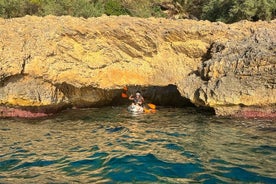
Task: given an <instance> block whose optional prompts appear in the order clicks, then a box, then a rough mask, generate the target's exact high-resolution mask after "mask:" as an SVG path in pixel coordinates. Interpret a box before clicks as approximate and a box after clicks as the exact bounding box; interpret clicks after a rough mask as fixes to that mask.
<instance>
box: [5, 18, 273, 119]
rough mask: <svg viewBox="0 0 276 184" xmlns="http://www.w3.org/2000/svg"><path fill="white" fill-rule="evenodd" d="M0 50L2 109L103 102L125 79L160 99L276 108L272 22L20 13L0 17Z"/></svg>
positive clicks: (238, 108) (219, 107) (237, 109)
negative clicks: (83, 16)
mask: <svg viewBox="0 0 276 184" xmlns="http://www.w3.org/2000/svg"><path fill="white" fill-rule="evenodd" d="M0 52H1V53H0V104H1V106H2V107H5V108H2V109H6V108H7V107H9V108H10V109H13V108H18V109H23V110H26V109H31V110H32V111H34V112H36V109H39V111H37V112H39V113H44V112H49V113H52V112H54V111H55V110H56V109H62V108H65V107H67V106H77V107H90V106H100V105H109V104H111V103H112V102H114V99H117V101H118V98H120V93H121V91H120V90H121V89H122V87H123V86H126V85H127V86H132V87H133V90H134V87H135V86H139V88H141V89H143V88H144V89H145V90H146V91H145V94H147V95H146V97H148V100H155V101H156V102H157V103H159V104H161V105H166V104H170V103H169V102H168V101H171V100H168V99H173V100H175V98H171V97H170V95H169V94H168V91H170V90H169V89H170V87H168V88H166V90H160V89H162V87H165V86H168V85H169V86H175V87H177V89H178V91H179V94H180V95H181V96H182V97H183V103H184V104H185V103H186V104H190V103H193V104H194V105H196V106H205V107H211V108H214V109H215V110H216V113H217V114H221V115H235V114H246V113H244V112H243V109H246V110H247V111H248V112H249V111H250V110H248V108H250V107H252V108H254V112H257V111H258V110H260V109H262V112H263V109H266V108H267V109H269V111H268V112H269V113H270V114H275V113H276V112H275V104H276V89H275V88H276V68H275V66H276V22H275V21H272V22H255V23H253V22H247V21H242V22H238V23H235V24H231V25H227V24H223V23H210V22H208V21H194V20H167V19H156V18H149V19H141V18H132V17H127V16H120V17H100V18H89V19H82V18H72V17H68V16H63V17H55V16H46V17H33V16H26V17H23V18H17V19H0ZM156 90H157V91H156ZM162 91H163V92H164V93H162ZM156 93H157V95H156ZM158 94H160V97H158ZM167 94H168V95H167ZM174 94H175V90H174V92H173V93H172V95H174ZM166 96H167V97H168V98H166ZM162 99H163V100H162ZM176 101H177V100H176ZM170 105H171V104H170ZM243 107H246V108H243ZM5 113H6V115H7V114H8V113H7V110H6V111H5V110H2V113H1V114H2V116H5ZM9 113H10V111H9ZM255 114H258V113H255ZM7 116H8V115H7Z"/></svg>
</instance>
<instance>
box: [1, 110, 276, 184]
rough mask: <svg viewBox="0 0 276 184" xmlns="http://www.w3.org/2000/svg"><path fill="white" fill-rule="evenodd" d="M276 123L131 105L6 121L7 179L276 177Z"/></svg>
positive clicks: (168, 180) (128, 180)
mask: <svg viewBox="0 0 276 184" xmlns="http://www.w3.org/2000/svg"><path fill="white" fill-rule="evenodd" d="M275 138H276V122H275V120H264V119H231V118H221V117H215V116H210V115H205V114H202V113H198V112H196V111H195V110H193V109H177V108H176V109H173V108H163V109H160V110H158V111H157V112H156V113H155V114H140V115H133V114H130V113H129V112H127V111H126V108H125V107H113V108H112V107H107V108H101V109H85V110H70V111H65V112H63V113H61V114H59V115H56V116H54V117H50V118H47V119H37V120H22V119H1V120H0V139H1V143H0V183H206V184H207V183H276V141H275V140H276V139H275Z"/></svg>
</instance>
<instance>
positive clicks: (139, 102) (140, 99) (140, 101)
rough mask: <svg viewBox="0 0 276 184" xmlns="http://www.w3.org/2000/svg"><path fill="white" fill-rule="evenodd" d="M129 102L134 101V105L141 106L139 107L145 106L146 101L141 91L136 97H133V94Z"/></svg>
mask: <svg viewBox="0 0 276 184" xmlns="http://www.w3.org/2000/svg"><path fill="white" fill-rule="evenodd" d="M129 100H133V104H134V105H139V106H143V104H144V101H145V100H144V98H143V97H142V95H141V92H140V91H136V93H135V97H133V95H132V94H131V95H130V96H129Z"/></svg>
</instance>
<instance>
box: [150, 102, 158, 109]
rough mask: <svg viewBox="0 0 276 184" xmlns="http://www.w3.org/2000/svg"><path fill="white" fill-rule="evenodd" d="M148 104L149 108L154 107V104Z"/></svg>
mask: <svg viewBox="0 0 276 184" xmlns="http://www.w3.org/2000/svg"><path fill="white" fill-rule="evenodd" d="M148 106H149V107H150V108H151V109H156V105H154V104H152V103H149V104H148Z"/></svg>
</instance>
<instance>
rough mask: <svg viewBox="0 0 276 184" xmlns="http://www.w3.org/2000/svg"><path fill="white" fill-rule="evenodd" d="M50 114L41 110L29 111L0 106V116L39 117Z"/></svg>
mask: <svg viewBox="0 0 276 184" xmlns="http://www.w3.org/2000/svg"><path fill="white" fill-rule="evenodd" d="M49 115H51V114H46V113H41V112H31V111H27V110H20V109H16V108H8V107H0V117H19V118H39V117H46V116H49Z"/></svg>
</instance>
